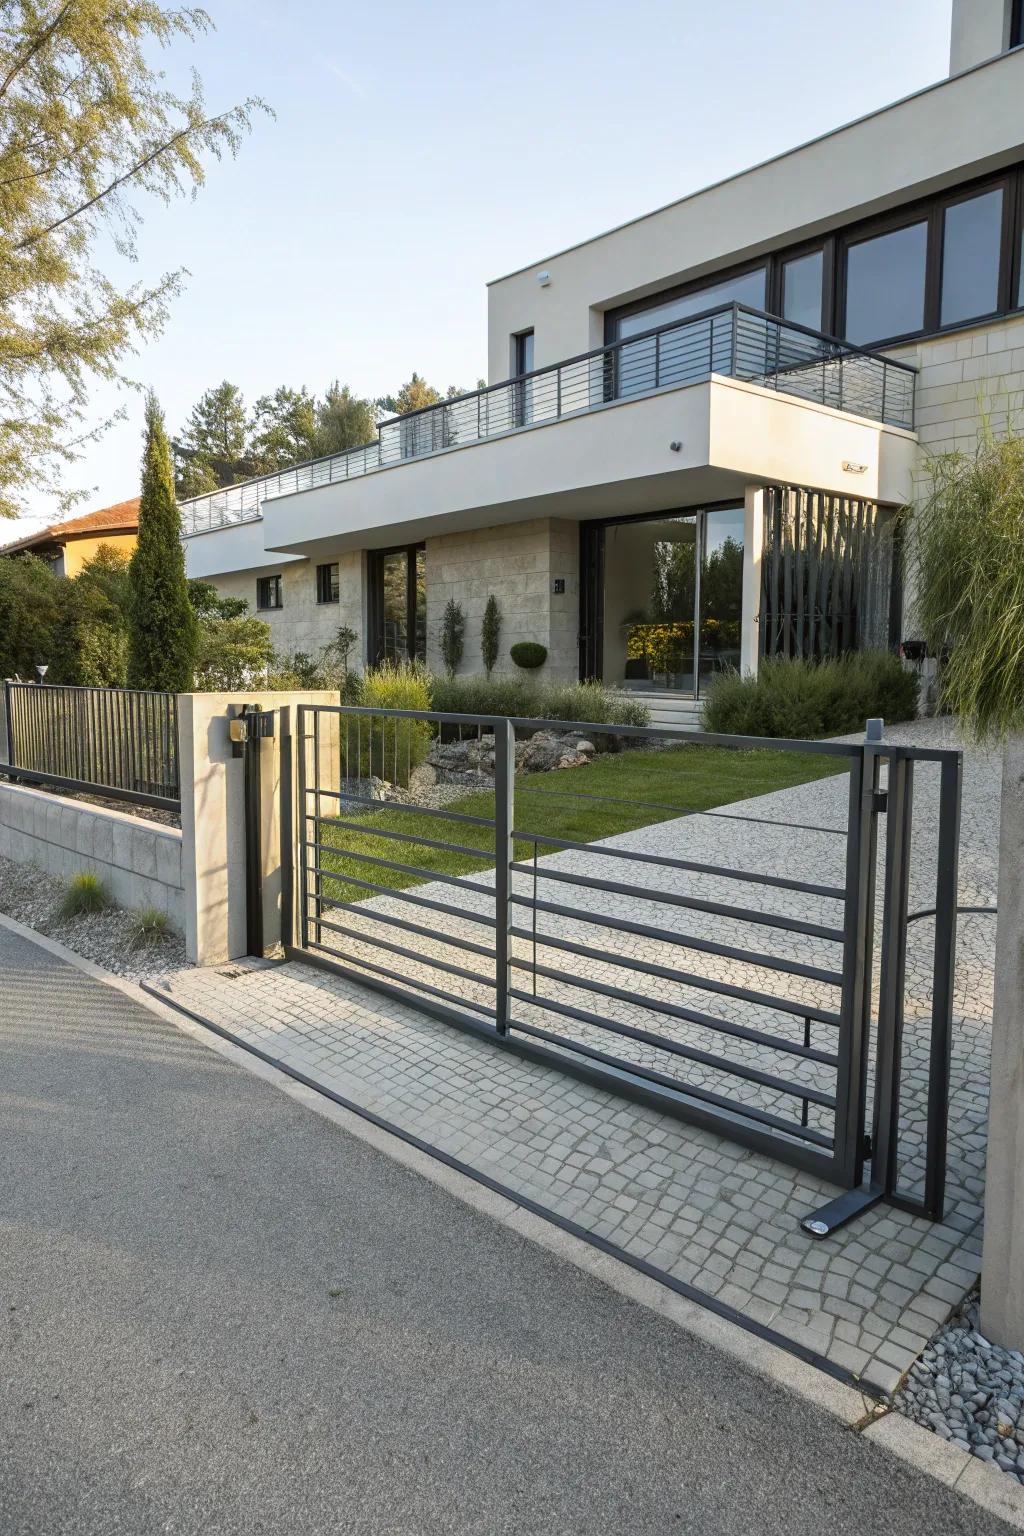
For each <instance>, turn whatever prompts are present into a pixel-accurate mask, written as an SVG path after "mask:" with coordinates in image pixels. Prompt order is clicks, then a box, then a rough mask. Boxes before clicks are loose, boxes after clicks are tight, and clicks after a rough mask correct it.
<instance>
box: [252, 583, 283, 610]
mask: <svg viewBox="0 0 1024 1536" xmlns="http://www.w3.org/2000/svg"><path fill="white" fill-rule="evenodd" d="M282 606H283V604H282V602H281V578H280V576H260V577H259V579H258V580H257V582H256V607H257V608H280V607H282Z"/></svg>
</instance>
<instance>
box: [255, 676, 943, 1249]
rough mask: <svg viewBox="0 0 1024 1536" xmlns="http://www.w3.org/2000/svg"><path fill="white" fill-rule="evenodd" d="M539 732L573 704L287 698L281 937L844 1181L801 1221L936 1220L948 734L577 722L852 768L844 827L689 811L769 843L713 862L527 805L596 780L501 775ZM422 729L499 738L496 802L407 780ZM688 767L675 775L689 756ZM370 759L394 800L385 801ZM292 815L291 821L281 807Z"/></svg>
mask: <svg viewBox="0 0 1024 1536" xmlns="http://www.w3.org/2000/svg"><path fill="white" fill-rule="evenodd" d="M542 729H556V730H557V729H562V730H564V729H565V722H564V721H550V720H528V721H524V720H514V719H508V718H505V717H490V716H475V715H474V716H468V715H455V714H439V713H435V712H420V711H401V710H380V709H369V710H367V709H361V708H359V707H358V706H356V707H338V706H328V705H322V706H320V705H303V706H301V707H300V708H299V709H298V711H297V720H296V736H297V772H296V778H295V795H296V800H297V806H296V809H297V811H298V816H297V826H298V840H297V843H296V859H295V865H296V869H295V875H296V877H297V878H296V882H295V884H296V890H295V901H294V909H293V908H292V905H291V902H290V901H289V904H288V910H289V913H291V912H292V910H294V917H293V918H292V917H290V918H289V921H290V922H291V925H292V926H291V932H290V935H287V936H286V947H287V948H288V949H289V951H290V952H292V953H294V954H295V955H296V956H297V957H301V958H305V959H310V960H312V961H314V963H319V964H324V965H326V966H328V967H329V968H333V969H336V970H340V971H342V972H343V973H344V974H346V975H349V976H351V977H352V978H353V979H357V980H360V981H363V982H366V983H367V984H368V985H371V986H374V987H377V988H379V989H381V990H383V991H385V992H387V993H389V994H390V995H392V996H396V997H398V998H401V999H403V1000H405V1001H409V1000H414V1001H415V1002H416V1004H417V1006H419V1007H421V1008H422V1009H424V1010H425V1011H427V1012H430V1013H434V1014H436V1015H437V1016H439V1017H440V1018H443V1019H445V1020H446V1021H447V1022H450V1023H454V1024H457V1025H458V1026H459V1027H460V1028H463V1029H466V1030H469V1031H471V1032H474V1033H477V1034H480V1035H482V1036H484V1037H486V1038H488V1039H490V1040H493V1041H495V1042H496V1043H498V1044H500V1045H503V1046H506V1047H508V1048H510V1049H514V1050H517V1051H518V1052H519V1053H520V1054H524V1055H527V1056H529V1057H531V1058H533V1059H538V1060H543V1061H546V1062H547V1063H548V1064H549V1065H558V1066H561V1067H563V1068H565V1069H567V1070H570V1071H573V1072H575V1073H576V1074H577V1075H581V1076H584V1077H587V1078H589V1079H590V1080H592V1081H596V1082H599V1083H600V1084H601V1086H602V1087H604V1088H606V1089H608V1088H610V1089H612V1090H614V1091H619V1092H625V1093H627V1094H632V1095H633V1096H634V1097H642V1098H646V1099H648V1100H649V1101H653V1102H654V1103H656V1104H657V1106H658V1107H659V1108H661V1109H662V1110H664V1111H665V1112H667V1113H670V1114H676V1115H679V1116H681V1117H682V1118H685V1119H688V1120H691V1121H694V1122H696V1123H697V1124H700V1125H704V1126H706V1127H708V1128H710V1129H714V1130H716V1131H717V1132H719V1133H720V1134H722V1135H725V1136H728V1137H730V1138H732V1139H733V1140H738V1141H740V1142H742V1143H744V1144H746V1145H748V1146H750V1147H752V1148H755V1149H757V1150H760V1151H766V1152H770V1153H771V1154H772V1155H773V1156H776V1157H779V1158H782V1159H785V1160H786V1161H788V1162H791V1163H794V1164H796V1165H797V1166H798V1167H801V1168H804V1169H806V1170H807V1171H810V1172H813V1173H815V1174H817V1175H818V1176H820V1177H822V1178H825V1179H828V1180H830V1181H832V1182H833V1183H835V1184H838V1185H840V1186H842V1187H843V1188H845V1189H846V1190H847V1191H848V1193H847V1194H846V1195H845V1196H843V1197H841V1198H840V1200H839V1201H838V1202H833V1203H831V1204H830V1205H829V1206H826V1207H825V1208H824V1209H823V1210H822V1211H821V1212H818V1213H816V1215H815V1216H814V1217H810V1218H808V1219H807V1230H808V1231H810V1232H811V1233H812V1234H813V1235H815V1236H824V1235H827V1233H828V1232H830V1231H832V1230H834V1229H835V1227H836V1226H838V1225H840V1224H841V1223H842V1222H843V1221H845V1220H848V1219H849V1218H850V1216H852V1215H855V1214H857V1213H858V1212H859V1211H862V1210H864V1209H865V1208H866V1207H867V1206H869V1205H871V1204H873V1203H874V1202H875V1201H877V1200H880V1199H888V1200H890V1201H892V1202H893V1203H895V1204H900V1205H902V1206H903V1207H904V1208H907V1209H911V1210H914V1211H917V1212H919V1213H921V1214H926V1215H929V1216H932V1217H933V1218H936V1219H938V1218H940V1217H941V1215H942V1209H943V1189H944V1178H945V1159H944V1134H945V1131H944V1127H945V1122H946V1116H947V1110H948V1096H949V1065H948V1063H949V1046H950V1040H951V1032H952V990H951V989H952V954H953V946H954V938H955V926H956V858H955V849H956V844H957V838H958V830H959V783H960V774H961V759H960V754H959V753H957V752H953V751H941V750H933V749H926V748H915V747H904V746H897V745H891V744H888V743H885V742H884V741H883V742H873V741H870V742H869V741H861V742H834V741H790V740H765V739H761V738H749V737H737V736H722V735H717V734H712V733H697V732H692V731H685V730H680V729H674V728H668V727H644V728H630V727H623V726H616V725H597V724H593V725H591V724H586V725H579V726H576V727H574V729H577V730H579V731H580V732H581V733H585V734H586V735H587V736H588V737H590V738H592V739H593V740H595V741H600V740H601V739H602V738H609V737H611V738H614V739H617V742H618V744H619V745H621V744H623V740H624V743H625V744H626V745H629V743H630V742H631V741H633V740H642V741H644V742H651V743H652V744H653V743H657V744H659V745H662V746H671V745H672V744H674V743H678V744H680V745H681V744H683V743H687V742H688V743H693V744H694V745H700V746H705V747H707V746H711V747H725V748H732V749H738V750H741V751H749V750H751V749H766V750H773V751H784V752H796V753H801V754H806V755H811V756H818V757H822V756H823V757H827V758H831V759H833V760H834V761H835V763H836V766H837V768H840V767H842V768H846V769H847V770H848V790H847V795H846V811H845V816H844V817H843V818H842V819H841V821H840V822H837V824H835V825H825V826H814V827H799V828H796V829H794V828H793V827H792V826H790V824H789V823H787V822H781V821H774V820H765V819H763V818H761V817H758V816H757V815H756V814H755V813H744V812H740V811H738V810H733V809H732V808H731V807H729V806H725V807H721V808H719V809H717V810H716V809H712V810H709V811H703V812H701V813H700V814H701V815H702V816H703V817H719V818H724V819H725V820H728V821H740V822H744V823H751V824H754V826H756V829H757V837H758V838H759V839H760V840H761V844H762V847H761V853H760V864H759V866H758V867H753V868H752V867H747V866H745V865H744V863H743V861H742V858H741V856H739V855H738V854H737V852H736V850H735V847H733V848H732V851H731V856H730V858H729V861H728V863H727V864H717V863H712V862H709V861H708V859H707V857H704V858H699V857H696V856H695V855H696V850H695V849H694V848H693V847H692V846H688V847H685V848H681V850H680V854H679V856H677V855H676V853H675V852H674V851H673V850H672V844H671V841H668V842H666V840H665V839H664V838H655V839H653V840H651V841H649V842H648V843H647V844H646V845H645V846H636V845H635V843H634V844H633V845H632V846H624V844H623V840H622V839H621V838H619V837H616V838H612V839H606V840H603V841H600V842H593V843H592V842H582V841H579V840H576V839H573V838H572V837H570V836H567V835H560V834H559V835H555V834H553V833H552V831H551V828H550V823H549V827H548V830H547V831H541V830H538V829H537V827H536V822H535V821H534V825H533V826H531V821H532V820H534V816H535V814H536V811H537V808H538V807H543V806H544V804H545V803H546V804H547V805H548V806H551V805H553V804H558V803H561V802H567V803H568V804H569V805H571V804H572V802H579V803H582V802H585V801H588V800H597V801H601V800H602V799H604V798H606V797H603V796H602V795H600V794H598V795H590V794H588V793H587V792H586V791H585V790H583V789H581V788H578V787H574V788H573V789H570V790H563V789H560V788H551V787H550V785H546V784H544V783H543V782H541V783H535V782H531V776H525V777H523V778H520V779H518V780H517V779H516V777H515V773H514V743H515V737H516V733H517V732H519V733H521V734H525V733H533V732H534V731H536V730H542ZM438 731H446V732H450V733H451V732H457V733H460V734H461V733H463V732H469V733H471V734H477V735H479V734H481V733H482V734H485V735H486V736H487V738H488V743H489V742H490V738H491V737H492V736H493V761H494V810H493V814H492V815H488V814H486V813H484V814H481V811H482V810H483V809H484V808H482V807H478V806H474V807H473V810H472V813H470V812H469V811H468V810H466V809H459V808H458V807H456V806H452V805H441V806H430V805H421V804H419V803H417V801H416V800H415V798H414V797H413V796H412V795H410V794H408V793H407V792H405V791H403V790H402V788H401V786H402V785H408V783H409V782H410V779H411V774H412V771H413V769H414V768H415V765H416V762H417V761H418V760H419V759H420V758H421V757H422V755H423V753H424V751H425V743H426V740H427V738H428V736H429V734H430V733H431V732H438ZM678 763H679V773H680V778H681V787H683V781H685V777H686V773H687V767H688V763H689V757H688V754H683V753H681V754H679V758H678ZM920 763H932V764H936V763H937V764H939V765H940V769H941V794H940V800H939V826H940V840H939V847H938V850H937V872H936V885H935V892H936V909H937V910H938V911H940V912H941V914H942V915H941V919H940V921H939V922H938V924H937V928H936V938H935V951H934V989H933V997H932V1013H931V1025H930V1042H931V1043H930V1047H929V1054H930V1058H931V1063H932V1065H931V1070H930V1075H929V1077H928V1093H927V1097H928V1105H927V1126H928V1129H927V1146H926V1147H925V1148H923V1149H922V1156H923V1157H924V1158H925V1159H926V1161H927V1168H928V1177H927V1180H926V1187H925V1189H924V1191H923V1194H921V1193H919V1192H918V1191H916V1190H905V1189H902V1188H901V1186H900V1179H899V1156H900V1152H899V1140H900V1114H899V1106H900V1084H901V1080H900V1072H901V1060H902V1055H903V1048H902V1032H903V986H904V970H905V948H906V934H907V922H908V913H907V891H908V885H907V853H908V850H909V845H910V844H909V839H910V831H911V816H912V802H913V796H912V793H911V788H912V784H913V774H914V768H915V765H917V764H920ZM883 769H885V770H887V773H888V783H887V784H886V783H885V781H884V780H883V779H882V771H883ZM385 780H386V781H387V782H388V783H389V784H390V785H391V786H392V790H391V792H390V794H391V798H389V799H388V800H386V801H385V802H383V803H382V802H381V801H380V800H379V799H378V798H376V797H377V795H378V794H379V790H380V784H381V781H385ZM559 782H566V781H559ZM665 798H666V791H665V789H664V787H663V786H662V787H661V789H660V791H659V800H658V802H653V801H652V802H651V803H650V808H651V809H656V810H657V811H660V812H662V813H663V814H661V815H655V816H652V818H651V823H650V824H652V825H653V823H654V822H656V821H664V820H667V819H670V818H671V814H672V812H673V810H675V811H676V814H677V815H678V816H680V817H682V816H685V815H686V814H687V807H686V804H685V798H686V797H685V795H682V796H681V797H680V798H681V799H682V800H683V802H684V803H683V804H680V805H679V806H678V807H673V806H672V805H671V804H663V803H662V801H664V800H665ZM609 803H612V802H611V801H609ZM619 803H621V802H619ZM631 803H633V804H635V803H636V802H635V801H634V802H631ZM375 813H376V814H375ZM380 813H383V819H382V817H381V814H380ZM284 814H285V824H287V825H291V824H292V822H291V820H290V817H291V808H290V807H286V808H285V813H284ZM883 817H888V818H889V820H888V822H887V823H883V824H884V825H885V826H886V828H887V833H886V836H887V857H886V860H885V862H884V866H883V865H881V863H880V861H879V860H878V857H877V844H878V834H879V826H880V819H881V818H883ZM410 818H413V819H410ZM435 829H436V830H435ZM794 830H797V831H799V832H802V833H808V834H814V836H815V837H817V838H818V839H819V843H818V844H816V845H815V846H816V847H817V848H818V856H817V862H816V865H815V867H814V868H813V869H812V868H808V867H804V866H803V865H800V864H792V863H791V864H790V866H789V867H787V861H786V848H787V838H788V839H789V843H790V845H791V843H792V833H793V831H794ZM446 833H447V835H446ZM776 838H777V839H778V842H777V843H776V842H775V841H774V839H776ZM822 839H824V842H822V841H821V840H822ZM831 840H834V842H833V841H831ZM826 845H827V846H829V847H832V846H834V847H835V848H836V856H835V857H834V858H831V857H829V856H828V855H827V853H826V852H823V851H822V850H823V849H824V848H826ZM424 851H426V857H425V860H424V857H423V856H424ZM438 852H440V853H442V854H445V853H447V854H455V855H458V856H460V860H462V859H465V860H466V861H468V868H467V865H466V863H463V864H462V868H463V869H464V870H466V872H465V873H453V872H451V865H450V864H449V865H448V867H447V868H446V867H445V865H444V861H443V860H439V859H438V858H437V853H438ZM684 853H685V854H686V855H687V856H685V857H684V856H682V855H683V854H684ZM415 859H419V860H420V862H415V861H414V860H415ZM830 865H832V866H834V867H833V868H830V867H829V866H830ZM435 866H440V867H435ZM681 876H682V877H684V878H681ZM693 877H696V878H693ZM708 882H710V884H708ZM876 885H877V887H878V888H879V894H880V900H879V903H878V907H879V918H880V921H879V922H878V923H877V924H876V917H875V890H876ZM289 888H290V885H289ZM876 944H877V945H878V947H879V953H880V969H879V991H878V1011H877V1018H876V1019H874V1020H873V1018H872V1014H873V1007H872V992H873V987H872V980H873V976H874V973H875V967H874V956H875V947H876ZM723 962H724V963H723ZM871 1062H873V1064H874V1073H873V1078H872V1087H871V1089H870V1093H869V1064H870V1063H871ZM943 1064H944V1065H943ZM920 1089H921V1084H920V1082H916V1083H915V1094H918V1095H919V1093H920ZM869 1110H870V1113H869ZM869 1120H870V1121H871V1133H870V1136H869V1135H868V1124H869ZM868 1160H870V1164H871V1175H870V1178H869V1180H868V1181H867V1182H866V1183H865V1182H863V1180H864V1167H865V1162H866V1161H868Z"/></svg>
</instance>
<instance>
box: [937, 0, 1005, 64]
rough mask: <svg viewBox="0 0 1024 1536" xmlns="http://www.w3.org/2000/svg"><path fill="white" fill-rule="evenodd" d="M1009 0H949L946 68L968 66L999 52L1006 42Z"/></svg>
mask: <svg viewBox="0 0 1024 1536" xmlns="http://www.w3.org/2000/svg"><path fill="white" fill-rule="evenodd" d="M1012 14H1013V0H953V17H952V27H951V29H950V44H949V72H950V74H951V75H955V74H956V73H957V71H958V70H961V69H970V67H971V65H972V64H980V63H982V61H983V60H985V59H991V58H992V57H993V56H994V55H995V54H997V53H1002V51H1003V49H1004V48H1006V47H1008V46H1009V42H1010V20H1011V16H1012Z"/></svg>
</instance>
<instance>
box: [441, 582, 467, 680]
mask: <svg viewBox="0 0 1024 1536" xmlns="http://www.w3.org/2000/svg"><path fill="white" fill-rule="evenodd" d="M465 638H466V615H465V613H464V611H463V608H462V605H461V603H457V602H456V601H455V599H454V597H450V598H449V599H448V601H447V602H446V603H445V605H444V613H443V614H442V615H441V659H442V660H443V662H444V668H445V671H446V672H447V674H448V676H449V678H452V677H454V676H455V674H456V672H457V671H458V670H459V663H460V662H461V660H462V651H463V647H464V645H465Z"/></svg>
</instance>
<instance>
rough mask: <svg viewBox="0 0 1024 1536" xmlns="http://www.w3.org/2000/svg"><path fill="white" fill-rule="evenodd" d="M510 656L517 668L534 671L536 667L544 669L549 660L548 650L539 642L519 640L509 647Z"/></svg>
mask: <svg viewBox="0 0 1024 1536" xmlns="http://www.w3.org/2000/svg"><path fill="white" fill-rule="evenodd" d="M509 655H510V656H511V657H512V660H513V661H514V662H515V664H516V666H517V667H523V668H525V669H526V670H527V671H532V670H533V669H534V667H542V666H543V665H544V663H545V662H546V661H547V659H548V648H547V646H546V645H541V644H540V642H539V641H538V640H517V641H516V643H515V645H513V646H510V647H509Z"/></svg>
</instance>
